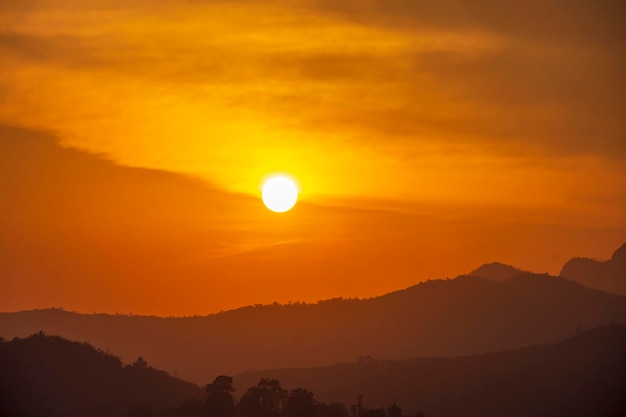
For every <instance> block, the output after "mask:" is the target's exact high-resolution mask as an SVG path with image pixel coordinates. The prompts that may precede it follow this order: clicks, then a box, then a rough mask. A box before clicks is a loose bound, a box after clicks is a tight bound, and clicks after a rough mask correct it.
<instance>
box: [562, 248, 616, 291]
mask: <svg viewBox="0 0 626 417" xmlns="http://www.w3.org/2000/svg"><path fill="white" fill-rule="evenodd" d="M559 275H560V276H561V277H563V278H567V279H571V280H573V281H577V282H580V283H581V284H583V285H585V286H587V287H589V288H596V289H599V290H602V291H608V292H612V293H615V294H622V295H625V294H626V243H624V244H623V245H622V246H621V247H620V248H619V249H617V250H616V251H615V252H614V253H613V256H612V257H611V259H609V260H607V261H597V260H595V259H590V258H572V259H570V260H569V261H567V263H566V264H565V265H564V266H563V269H561V273H560V274H559Z"/></svg>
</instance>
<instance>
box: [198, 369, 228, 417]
mask: <svg viewBox="0 0 626 417" xmlns="http://www.w3.org/2000/svg"><path fill="white" fill-rule="evenodd" d="M234 391H235V389H234V388H233V378H231V377H229V376H226V375H220V376H218V377H217V378H215V379H214V380H213V382H212V383H210V384H208V385H207V386H206V392H207V398H206V401H205V405H206V408H207V416H208V417H233V416H234V415H235V414H236V409H235V401H234V400H233V396H232V394H231V393H232V392H234Z"/></svg>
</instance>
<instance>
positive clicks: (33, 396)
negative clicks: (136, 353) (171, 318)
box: [0, 333, 201, 417]
mask: <svg viewBox="0 0 626 417" xmlns="http://www.w3.org/2000/svg"><path fill="white" fill-rule="evenodd" d="M0 369H2V373H1V375H0V392H2V394H1V395H0V415H2V416H7V417H13V416H16V417H17V416H19V417H30V416H33V417H37V416H46V417H57V416H58V417H61V416H92V417H115V416H124V415H126V414H127V413H128V412H129V411H131V410H132V408H133V407H135V408H137V407H140V408H143V409H146V408H148V409H150V408H152V409H154V410H158V409H163V408H166V407H173V406H178V405H179V404H181V403H182V402H184V401H187V400H190V399H193V398H195V397H198V396H199V395H200V394H201V390H200V388H199V387H197V386H196V385H194V384H191V383H189V382H185V381H182V380H180V379H178V378H173V377H171V376H169V375H168V374H167V373H165V372H163V371H159V370H157V369H154V368H152V367H149V366H148V365H147V363H146V362H145V361H144V360H142V359H137V361H136V362H135V363H134V364H132V365H123V364H122V362H121V361H120V359H119V358H117V357H115V356H112V355H109V354H107V353H105V352H103V351H101V350H98V349H96V348H94V347H92V346H91V345H89V344H85V343H78V342H72V341H69V340H67V339H64V338H62V337H59V336H48V335H45V334H43V333H38V334H35V335H32V336H30V337H28V338H25V339H17V338H16V339H14V340H12V341H10V342H6V341H3V342H0Z"/></svg>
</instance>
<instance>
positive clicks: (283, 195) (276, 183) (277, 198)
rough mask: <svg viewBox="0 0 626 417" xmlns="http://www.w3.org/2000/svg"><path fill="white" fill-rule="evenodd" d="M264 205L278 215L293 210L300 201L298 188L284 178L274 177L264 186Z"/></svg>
mask: <svg viewBox="0 0 626 417" xmlns="http://www.w3.org/2000/svg"><path fill="white" fill-rule="evenodd" d="M262 198H263V204H265V207H267V208H268V209H270V210H272V211H274V212H276V213H284V212H285V211H287V210H289V209H291V208H292V207H293V206H294V205H295V204H296V201H297V200H298V187H296V184H295V183H294V182H293V181H292V180H291V179H289V178H287V177H284V176H276V177H272V178H270V179H269V180H267V182H266V183H265V184H264V185H263V192H262Z"/></svg>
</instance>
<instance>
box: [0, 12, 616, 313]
mask: <svg viewBox="0 0 626 417" xmlns="http://www.w3.org/2000/svg"><path fill="white" fill-rule="evenodd" d="M625 9H626V6H624V4H623V2H622V1H612V0H600V1H582V0H581V1H565V0H551V1H543V0H542V1H539V0H524V1H521V0H514V1H510V2H502V1H496V0H484V1H475V2H462V1H454V0H448V1H438V2H422V1H409V0H389V1H374V0H346V1H328V0H279V1H268V2H263V1H255V0H237V1H219V0H218V1H206V0H196V1H191V0H189V1H176V2H173V1H165V0H156V1H155V0H152V1H147V0H133V1H129V0H125V1H121V0H107V1H104V0H46V1H44V0H24V1H7V0H0V311H15V310H21V309H29V308H42V307H50V306H59V307H64V308H66V309H70V310H77V311H81V312H93V311H98V312H124V313H127V312H133V313H142V314H157V315H187V314H206V313H210V312H216V311H219V310H221V309H229V308H234V307H238V306H241V305H246V304H253V303H268V302H273V301H279V302H287V301H290V300H291V301H298V300H300V301H316V300H318V299H321V298H328V297H336V296H347V297H352V296H359V297H368V296H374V295H377V294H381V293H384V292H388V291H393V290H396V289H400V288H403V287H406V286H409V285H412V284H415V283H417V282H419V281H421V280H425V279H428V278H438V277H446V276H455V275H458V274H461V273H465V272H469V271H470V270H471V269H473V268H476V267H477V266H479V265H480V264H482V263H485V262H491V261H501V262H506V263H511V264H514V265H516V266H518V267H520V268H523V269H528V270H532V271H536V272H550V273H552V274H558V272H559V270H560V268H561V266H562V265H563V263H564V262H565V261H566V260H567V259H569V258H570V257H572V256H592V257H597V258H601V259H606V258H608V257H609V256H610V255H611V253H612V251H613V250H614V249H616V248H617V247H618V246H619V245H620V244H621V243H623V242H624V241H626V124H625V123H624V116H625V115H626V95H625V94H624V92H625V91H626V77H624V74H625V73H626V51H625V49H626V47H625V45H626V44H625V43H624V39H626V36H625V35H626V34H625V33H624V32H625V31H626V30H625V29H624V25H623V18H624V16H625V13H624V12H625ZM273 173H286V174H288V175H290V176H293V177H295V178H296V179H297V180H298V183H299V187H300V190H301V194H300V196H299V202H298V204H297V205H296V207H295V208H294V209H293V210H292V211H290V212H288V213H284V214H276V213H271V212H269V211H268V210H267V209H266V208H265V207H264V206H263V204H262V202H261V200H260V186H261V184H262V182H263V180H264V179H265V178H266V177H267V176H268V175H271V174H273Z"/></svg>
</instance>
